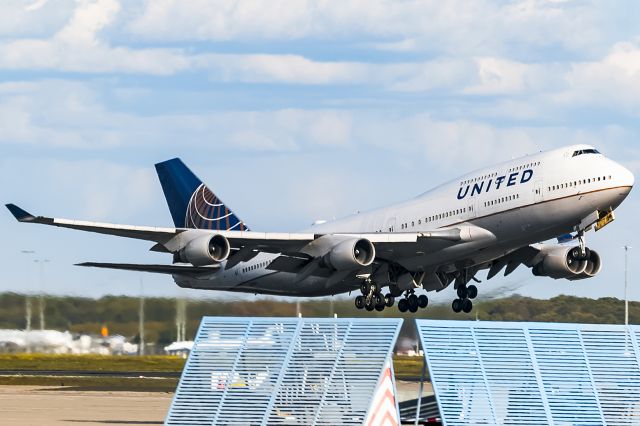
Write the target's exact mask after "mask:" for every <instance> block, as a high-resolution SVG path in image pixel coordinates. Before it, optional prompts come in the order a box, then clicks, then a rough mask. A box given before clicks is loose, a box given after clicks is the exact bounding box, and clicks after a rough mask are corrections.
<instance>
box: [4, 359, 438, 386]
mask: <svg viewBox="0 0 640 426" xmlns="http://www.w3.org/2000/svg"><path fill="white" fill-rule="evenodd" d="M184 363H185V360H184V359H182V358H179V357H171V356H141V357H138V356H102V355H46V354H0V372H1V370H36V371H38V370H39V371H43V370H58V371H101V372H110V371H112V372H118V371H136V372H138V371H139V372H177V373H179V372H182V368H183V367H184ZM422 363H423V359H422V357H408V356H395V357H394V358H393V367H394V371H395V374H396V378H398V379H413V380H415V379H417V378H419V377H420V376H421V374H422ZM427 378H428V375H427ZM177 384H178V379H177V378H130V377H122V378H121V377H58V376H0V385H27V386H60V387H64V388H65V389H76V390H112V391H119V390H130V391H156V392H173V391H174V390H175V388H176V385H177Z"/></svg>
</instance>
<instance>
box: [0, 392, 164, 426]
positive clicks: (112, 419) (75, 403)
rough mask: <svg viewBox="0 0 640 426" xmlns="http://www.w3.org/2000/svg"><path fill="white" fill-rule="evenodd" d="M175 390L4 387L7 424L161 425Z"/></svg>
mask: <svg viewBox="0 0 640 426" xmlns="http://www.w3.org/2000/svg"><path fill="white" fill-rule="evenodd" d="M171 398H173V394H172V393H160V392H100V391H67V390H60V388H58V387H42V386H0V413H2V414H1V420H0V423H2V424H3V425H27V426H31V425H34V426H35V425H41V426H48V425H83V426H85V425H86V426H93V425H102V426H104V425H161V424H163V423H164V417H165V416H166V414H167V411H168V410H169V405H170V404H171Z"/></svg>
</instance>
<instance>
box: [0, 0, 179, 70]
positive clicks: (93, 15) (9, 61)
mask: <svg viewBox="0 0 640 426" xmlns="http://www.w3.org/2000/svg"><path fill="white" fill-rule="evenodd" d="M119 10H120V4H119V3H118V2H116V1H115V0H97V1H88V0H82V1H79V2H78V4H77V7H76V9H75V10H74V12H73V15H72V16H71V17H70V18H69V20H68V22H67V23H66V24H65V25H64V26H63V27H62V29H60V30H59V31H58V32H56V33H55V34H54V35H53V36H52V37H51V38H42V39H37V38H24V39H16V40H9V41H4V42H0V68H4V69H48V70H59V71H73V72H115V71H118V72H125V73H149V74H160V75H162V74H171V73H174V72H176V71H178V70H181V69H184V68H186V67H187V66H188V60H187V59H186V58H184V57H183V55H182V54H181V53H180V52H178V51H177V50H175V49H130V48H126V47H111V46H110V45H109V44H108V43H106V42H105V41H103V40H101V39H100V38H99V37H98V34H99V32H100V31H101V30H103V29H104V28H105V27H106V26H108V25H110V24H112V23H113V22H114V20H115V18H116V16H117V13H118V11H119Z"/></svg>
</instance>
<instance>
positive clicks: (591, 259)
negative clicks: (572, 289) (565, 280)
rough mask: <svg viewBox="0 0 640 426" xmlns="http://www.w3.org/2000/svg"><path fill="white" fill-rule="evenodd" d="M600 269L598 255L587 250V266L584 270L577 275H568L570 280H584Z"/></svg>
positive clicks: (600, 262)
mask: <svg viewBox="0 0 640 426" xmlns="http://www.w3.org/2000/svg"><path fill="white" fill-rule="evenodd" d="M601 270H602V261H601V260H600V255H599V254H598V253H597V252H596V251H594V250H589V253H588V256H587V267H586V268H585V270H584V272H583V273H581V274H579V275H574V276H572V277H569V279H570V280H571V281H576V280H584V279H585V278H593V277H595V276H596V275H598V273H599V272H600V271H601Z"/></svg>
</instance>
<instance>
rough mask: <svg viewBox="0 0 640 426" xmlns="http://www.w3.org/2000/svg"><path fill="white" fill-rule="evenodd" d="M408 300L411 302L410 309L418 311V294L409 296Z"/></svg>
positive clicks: (414, 311)
mask: <svg viewBox="0 0 640 426" xmlns="http://www.w3.org/2000/svg"><path fill="white" fill-rule="evenodd" d="M407 302H409V310H410V311H411V312H413V313H416V312H418V296H416V295H415V294H412V295H411V296H409V297H408V298H407Z"/></svg>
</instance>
